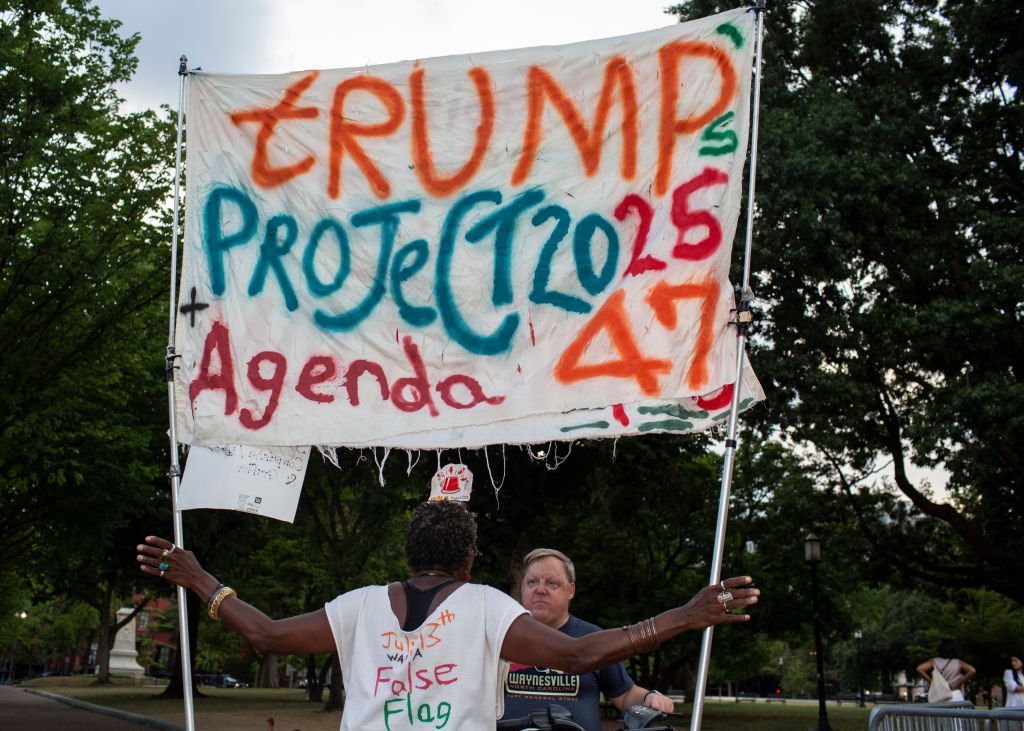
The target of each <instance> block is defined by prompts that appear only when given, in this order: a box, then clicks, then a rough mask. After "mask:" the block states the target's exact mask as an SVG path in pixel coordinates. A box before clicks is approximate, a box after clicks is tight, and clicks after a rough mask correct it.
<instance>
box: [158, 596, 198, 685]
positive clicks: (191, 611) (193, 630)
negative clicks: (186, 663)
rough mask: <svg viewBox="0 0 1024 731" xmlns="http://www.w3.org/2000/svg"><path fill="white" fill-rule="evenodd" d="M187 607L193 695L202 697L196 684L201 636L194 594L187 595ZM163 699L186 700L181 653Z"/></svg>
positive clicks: (178, 655)
mask: <svg viewBox="0 0 1024 731" xmlns="http://www.w3.org/2000/svg"><path fill="white" fill-rule="evenodd" d="M186 597H187V599H186V601H185V607H186V609H187V611H188V646H189V650H190V652H189V657H190V658H191V660H192V667H191V668H190V670H191V673H190V675H191V676H192V695H193V696H202V693H200V692H199V686H198V685H197V684H196V674H195V660H196V638H197V637H198V635H199V610H200V606H199V599H198V598H196V595H195V594H193V593H192V592H187V593H186ZM177 639H178V642H179V647H180V642H181V632H180V631H179V632H178V638H177ZM160 697H161V698H184V697H185V682H184V673H183V672H182V667H181V653H180V652H176V653H175V658H174V662H173V664H172V666H171V681H170V683H168V685H167V688H166V689H164V692H163V693H161V694H160Z"/></svg>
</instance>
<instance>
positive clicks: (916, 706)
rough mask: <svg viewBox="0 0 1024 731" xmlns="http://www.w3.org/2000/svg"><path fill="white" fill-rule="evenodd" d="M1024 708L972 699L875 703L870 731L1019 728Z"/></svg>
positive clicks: (1010, 730)
mask: <svg viewBox="0 0 1024 731" xmlns="http://www.w3.org/2000/svg"><path fill="white" fill-rule="evenodd" d="M1022 727H1024V708H992V709H988V708H975V707H974V705H973V704H972V703H970V702H969V701H955V702H951V703H898V704H895V705H891V706H876V707H875V708H873V709H872V710H871V715H870V716H868V731H1019V730H1020V729H1021V728H1022Z"/></svg>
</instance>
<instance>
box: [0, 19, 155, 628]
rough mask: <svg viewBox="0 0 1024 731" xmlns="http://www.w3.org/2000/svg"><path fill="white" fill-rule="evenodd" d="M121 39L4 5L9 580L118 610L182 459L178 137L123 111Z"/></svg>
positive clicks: (1, 122) (112, 31) (2, 350)
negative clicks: (177, 459)
mask: <svg viewBox="0 0 1024 731" xmlns="http://www.w3.org/2000/svg"><path fill="white" fill-rule="evenodd" d="M118 26H119V23H117V22H116V21H112V20H105V19H102V18H101V17H100V15H99V13H98V11H97V10H96V9H95V8H93V7H92V6H91V5H90V4H89V3H87V2H86V1H85V0H63V1H61V0H29V1H28V2H10V1H9V0H3V1H2V2H0V166H2V167H0V382H2V383H3V384H4V387H3V389H2V390H0V435H2V437H3V438H2V439H0V575H4V576H5V577H13V576H17V577H19V578H18V579H17V581H18V582H19V583H24V582H30V583H29V585H30V587H31V589H32V590H33V591H34V592H36V593H37V594H39V595H46V594H63V595H66V596H70V597H75V598H81V599H82V600H85V601H88V602H89V603H90V604H92V605H93V606H96V607H97V608H99V609H101V611H107V610H109V607H103V606H102V605H103V603H104V599H103V597H104V596H105V595H106V593H107V592H108V591H109V589H110V588H111V586H112V585H113V584H116V585H117V587H118V589H119V591H120V592H122V593H127V592H126V590H127V589H128V587H129V586H130V583H128V582H129V579H128V577H129V576H130V575H131V572H130V557H131V555H132V551H133V546H134V544H135V543H136V542H137V540H138V535H137V534H136V535H133V536H131V537H130V538H129V537H128V535H127V531H126V530H125V529H126V528H127V526H128V524H129V523H130V522H131V523H132V524H133V525H132V529H133V531H138V530H140V529H141V528H144V527H145V526H146V524H147V523H148V522H150V521H152V519H153V516H154V515H156V514H157V513H158V512H159V511H160V510H161V507H160V506H159V505H158V504H157V503H155V502H154V501H153V496H154V491H155V489H156V487H157V485H158V484H159V482H158V478H159V475H160V473H161V472H162V471H163V470H162V469H161V461H163V462H166V459H165V458H162V454H161V449H162V453H163V455H165V454H166V445H164V446H163V447H161V445H160V440H161V439H162V438H163V437H162V432H163V430H164V429H165V428H166V426H165V425H166V409H165V407H164V406H163V405H162V404H161V398H160V394H161V391H162V390H163V389H165V387H164V386H162V381H163V362H162V361H163V352H162V351H163V348H162V343H161V339H160V337H161V333H162V332H166V330H163V329H161V327H160V321H161V319H163V320H164V321H166V317H162V316H161V313H160V305H161V302H162V294H163V292H164V291H165V289H166V281H167V271H168V268H167V260H168V249H167V246H166V245H165V241H166V239H167V238H168V236H169V225H168V220H167V216H166V203H167V200H168V195H169V191H170V185H169V184H170V169H171V165H172V163H171V161H173V143H172V139H173V138H172V136H171V132H172V128H171V126H170V124H169V123H168V122H167V121H166V120H165V119H162V118H161V116H160V115H158V114H156V113H153V112H146V113H143V114H122V113H121V112H120V111H119V109H118V105H119V102H120V100H119V99H118V97H117V95H116V93H115V91H114V85H115V84H117V83H118V82H121V81H124V80H126V79H128V78H129V77H130V75H131V73H132V71H133V70H134V68H135V63H136V61H135V59H134V56H133V55H132V53H133V49H134V47H135V44H136V42H137V40H138V39H137V38H135V37H132V38H122V37H121V36H120V35H119V34H118V32H117V29H118ZM169 163H171V164H169ZM163 439H164V441H165V438H163ZM161 482H162V481H161ZM162 510H163V512H164V514H166V512H167V508H166V507H163V508H162ZM7 583H8V582H5V584H7Z"/></svg>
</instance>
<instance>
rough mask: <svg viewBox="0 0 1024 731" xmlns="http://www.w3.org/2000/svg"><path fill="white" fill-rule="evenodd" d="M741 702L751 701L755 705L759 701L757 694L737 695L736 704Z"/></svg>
mask: <svg viewBox="0 0 1024 731" xmlns="http://www.w3.org/2000/svg"><path fill="white" fill-rule="evenodd" d="M740 701H750V702H751V703H754V702H756V701H757V693H737V694H736V702H737V703H739V702H740Z"/></svg>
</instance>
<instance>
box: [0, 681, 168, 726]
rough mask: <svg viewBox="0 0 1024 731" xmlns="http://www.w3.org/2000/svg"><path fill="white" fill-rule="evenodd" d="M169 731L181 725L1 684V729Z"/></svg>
mask: <svg viewBox="0 0 1024 731" xmlns="http://www.w3.org/2000/svg"><path fill="white" fill-rule="evenodd" d="M154 728H158V729H163V730H164V731H171V730H172V729H180V728H181V727H180V726H176V725H173V724H168V723H166V722H164V721H155V720H152V719H148V718H145V717H144V716H137V715H135V714H132V713H122V712H118V711H112V710H111V709H109V708H101V707H100V706H95V705H92V704H91V703H83V702H82V701H69V700H68V699H65V700H63V701H59V700H56V696H53V695H51V694H49V693H43V692H40V691H34V692H33V691H29V690H27V689H25V688H19V687H18V686H10V685H0V729H4V731H22V730H24V731H153V729H154Z"/></svg>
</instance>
